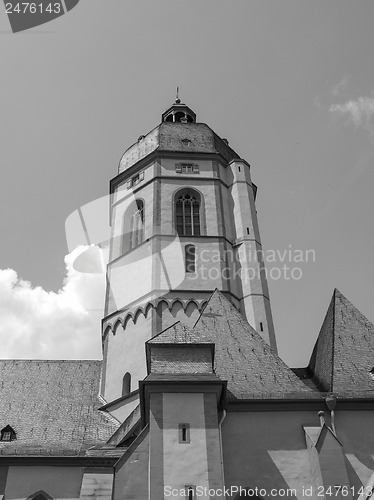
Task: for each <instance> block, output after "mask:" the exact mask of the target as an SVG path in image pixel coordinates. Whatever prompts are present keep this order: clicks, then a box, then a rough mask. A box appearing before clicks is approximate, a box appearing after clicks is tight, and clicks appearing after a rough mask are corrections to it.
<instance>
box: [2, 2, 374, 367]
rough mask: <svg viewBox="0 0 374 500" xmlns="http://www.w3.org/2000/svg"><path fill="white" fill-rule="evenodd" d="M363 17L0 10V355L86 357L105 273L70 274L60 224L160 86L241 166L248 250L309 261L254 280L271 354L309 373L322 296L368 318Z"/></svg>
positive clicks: (269, 5)
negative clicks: (253, 220)
mask: <svg viewBox="0 0 374 500" xmlns="http://www.w3.org/2000/svg"><path fill="white" fill-rule="evenodd" d="M373 18H374V3H373V2H372V1H369V0H367V1H362V2H352V1H351V0H349V1H348V0H330V1H329V2H326V1H325V0H313V2H311V1H310V2H307V1H299V0H298V1H296V0H272V1H269V0H235V1H228V0H226V1H222V0H204V2H202V1H201V0H189V1H188V2H187V1H180V0H159V1H157V2H155V1H152V2H151V1H147V2H146V1H142V0H136V1H128V0H106V1H104V0H80V2H79V4H78V5H77V6H76V7H75V8H74V9H72V10H71V11H70V12H69V13H67V14H66V15H64V16H61V17H59V18H58V19H55V20H54V21H52V22H50V23H48V24H45V25H42V26H39V27H37V28H33V29H31V30H28V31H24V32H20V33H16V34H13V33H12V32H11V30H10V25H9V22H8V19H7V17H6V14H5V9H1V8H0V44H1V48H0V68H1V79H0V86H1V90H2V92H1V96H2V97H1V100H0V106H1V107H0V116H1V119H0V127H1V131H0V137H1V183H0V206H1V210H0V235H1V246H0V269H1V271H0V341H1V351H0V357H3V358H8V357H12V358H30V359H33V358H38V359H44V358H52V359H60V358H65V359H77V358H82V359H90V358H100V356H101V343H100V319H99V317H100V314H99V311H100V307H101V304H102V301H103V288H104V285H103V279H102V277H100V276H94V275H88V274H85V275H83V274H82V273H79V272H78V271H76V270H74V268H73V266H72V262H73V261H74V258H75V257H76V255H78V253H79V252H81V251H82V250H83V249H84V248H83V247H82V248H78V249H73V248H70V247H69V246H68V244H67V239H66V234H65V221H66V219H67V218H68V216H69V215H70V214H71V213H73V212H74V211H75V210H77V209H78V208H79V207H81V206H82V205H85V204H87V203H89V202H91V201H93V200H95V199H97V198H99V197H102V196H105V195H106V194H107V193H108V189H109V180H110V179H111V178H113V177H114V176H115V175H116V172H117V168H118V162H119V159H120V157H121V154H122V153H123V152H124V151H125V149H127V147H129V146H130V145H131V144H133V143H134V142H135V141H136V140H137V138H138V137H139V135H141V134H146V133H147V132H148V131H150V130H151V129H153V128H154V127H155V126H157V125H158V124H159V123H160V121H161V114H162V112H163V111H164V110H165V109H166V108H168V107H169V106H170V105H171V103H172V102H173V101H174V99H175V88H176V86H179V88H180V97H181V99H182V101H183V102H185V103H186V104H188V105H189V106H190V107H191V108H192V109H193V110H194V111H195V113H196V114H197V121H198V122H205V123H207V124H208V125H209V126H210V127H211V128H212V129H213V130H214V131H215V132H216V133H217V134H218V135H220V136H221V137H225V138H227V139H228V140H229V141H230V146H231V147H232V148H233V149H235V150H236V151H237V152H238V153H239V154H240V156H241V157H242V158H244V159H246V160H247V161H248V163H250V165H251V175H252V179H253V181H254V182H255V184H256V185H257V186H258V195H257V202H256V203H257V210H258V217H259V224H260V232H261V237H262V244H263V248H264V250H265V251H274V252H277V251H278V252H280V255H282V254H283V253H284V251H286V250H287V251H290V250H291V251H294V250H301V251H302V252H304V253H303V254H304V255H305V252H306V251H307V250H312V251H313V252H314V255H315V259H313V260H312V261H309V262H300V263H298V264H297V267H300V269H301V277H300V278H299V279H285V278H281V279H269V289H270V299H271V303H272V310H273V316H274V323H275V331H276V336H277V342H278V349H279V354H280V356H281V357H282V358H283V359H284V360H285V361H286V362H287V363H288V364H289V365H290V366H306V365H307V363H308V360H309V357H310V355H311V352H312V349H313V345H314V343H315V340H316V337H317V335H318V332H319V329H320V327H321V325H322V322H323V318H324V315H325V313H326V311H327V308H328V305H329V302H330V300H331V296H332V293H333V290H334V288H335V287H336V288H338V289H339V290H340V291H341V292H342V293H343V294H344V295H345V296H346V297H347V298H348V300H350V301H351V302H352V303H353V304H354V305H355V306H356V307H357V308H358V309H359V310H360V311H361V312H362V313H363V314H364V315H366V316H367V318H368V319H369V320H370V321H372V322H374V309H373V282H374V263H373V258H372V257H373V243H374V234H373V233H374V232H373V213H374V197H373V186H374V179H373V177H374V173H373V170H374V169H373V166H374V161H373V160H374V64H373V45H374V31H373V29H372V20H373ZM278 255H279V254H278ZM287 255H288V254H287ZM292 265H293V266H296V264H295V263H293V264H292ZM267 266H268V267H270V268H271V267H272V263H267ZM297 276H299V274H297Z"/></svg>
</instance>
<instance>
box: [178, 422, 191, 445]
mask: <svg viewBox="0 0 374 500" xmlns="http://www.w3.org/2000/svg"><path fill="white" fill-rule="evenodd" d="M178 429H179V442H180V443H190V442H191V440H190V424H179V426H178Z"/></svg>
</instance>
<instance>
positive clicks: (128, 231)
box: [122, 200, 144, 253]
mask: <svg viewBox="0 0 374 500" xmlns="http://www.w3.org/2000/svg"><path fill="white" fill-rule="evenodd" d="M122 238H123V241H122V253H124V252H127V251H128V250H131V249H132V248H135V247H137V246H138V245H140V243H142V242H143V240H144V203H143V201H142V200H135V201H133V202H132V203H131V205H130V206H129V208H128V209H127V210H126V213H125V218H124V222H123V232H122Z"/></svg>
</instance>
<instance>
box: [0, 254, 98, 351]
mask: <svg viewBox="0 0 374 500" xmlns="http://www.w3.org/2000/svg"><path fill="white" fill-rule="evenodd" d="M86 249H87V247H79V248H77V249H75V250H73V252H71V253H70V254H69V255H67V256H66V257H65V265H66V277H65V280H64V284H63V287H62V288H61V290H59V292H57V293H55V292H48V291H46V290H44V289H43V288H41V287H39V286H37V287H33V286H32V284H31V283H29V282H28V281H24V280H22V279H21V278H19V277H18V276H17V273H16V271H14V270H13V269H5V270H0V346H1V350H0V357H1V358H28V359H98V358H101V336H100V319H101V318H102V316H103V304H104V293H105V275H104V273H97V274H91V273H81V272H79V271H77V270H75V269H74V266H73V262H74V261H75V259H76V258H77V256H78V255H80V254H81V253H82V252H83V251H84V250H86Z"/></svg>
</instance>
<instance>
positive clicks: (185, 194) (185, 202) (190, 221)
mask: <svg viewBox="0 0 374 500" xmlns="http://www.w3.org/2000/svg"><path fill="white" fill-rule="evenodd" d="M175 216H176V226H177V232H178V234H179V236H200V195H199V193H197V192H196V191H193V190H192V189H183V190H182V191H180V192H179V193H178V194H177V197H176V205H175Z"/></svg>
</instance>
